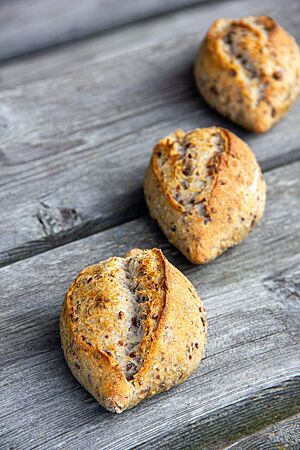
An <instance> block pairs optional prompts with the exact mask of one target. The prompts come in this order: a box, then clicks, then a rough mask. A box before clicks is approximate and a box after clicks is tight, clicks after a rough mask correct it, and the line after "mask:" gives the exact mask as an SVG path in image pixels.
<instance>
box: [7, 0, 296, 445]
mask: <svg viewBox="0 0 300 450" xmlns="http://www.w3.org/2000/svg"><path fill="white" fill-rule="evenodd" d="M68 3H69V2H68V1H67V0H64V1H63V2H58V1H54V2H52V1H51V2H50V0H43V1H41V2H37V1H36V0H30V1H29V0H26V1H20V0H13V1H7V0H2V2H1V3H0V25H1V26H0V42H1V43H3V44H4V43H5V45H1V46H0V49H1V50H0V59H1V58H2V59H7V58H11V57H14V56H16V55H18V54H21V53H28V52H29V53H30V52H33V51H35V50H37V49H41V48H43V47H48V46H52V47H53V46H55V45H56V44H57V43H60V42H63V41H66V40H73V39H77V42H75V43H74V44H68V45H66V46H60V47H57V48H56V47H53V48H52V49H47V50H45V51H43V52H38V53H36V54H31V55H28V56H24V57H22V58H17V59H14V60H12V61H9V62H5V63H2V64H0V180H1V190H0V204H1V211H2V214H0V234H1V241H0V266H3V267H2V268H1V269H0V286H1V293H2V295H1V315H0V330H1V334H0V357H1V373H0V386H1V396H0V406H1V408H0V411H1V412H0V416H1V419H0V448H1V449H2V448H4V449H12V448H13V449H15V448H16V449H24V450H28V449H31V448H43V449H50V448H51V449H54V448H63V449H72V450H73V449H84V450H85V449H87V448H91V449H97V450H98V449H100V448H101V449H102V448H103V449H122V450H123V449H124V448H126V449H127V448H128V449H129V448H138V449H143V448H145V449H152V448H153V449H158V448H165V449H176V450H177V449H188V448H190V449H195V448H200V449H221V448H225V447H226V448H230V449H231V448H232V449H251V450H252V449H259V450H260V449H269V450H271V449H272V450H273V449H274V450H279V449H282V448H285V449H293V450H294V449H298V448H299V442H300V431H299V426H300V425H299V412H300V362H299V360H300V352H299V346H300V337H299V336H300V333H299V316H300V314H299V313H300V303H299V299H300V271H299V268H300V208H299V196H300V180H299V174H300V161H299V159H300V144H299V138H300V129H299V119H300V103H299V101H298V102H297V103H296V105H295V106H294V108H293V109H292V111H291V112H290V113H289V115H288V116H287V117H286V118H285V119H284V120H283V121H282V122H281V123H280V124H278V125H277V126H276V127H275V128H274V129H272V130H271V131H270V132H269V133H267V134H265V135H261V136H257V135H254V134H252V133H249V132H245V131H242V130H241V129H240V128H238V127H234V126H233V125H232V124H230V123H229V122H227V121H225V120H224V119H222V118H221V117H220V116H218V115H217V114H215V113H213V112H212V111H211V110H210V109H209V108H208V107H206V106H205V104H204V102H203V101H202V100H201V98H200V97H199V96H198V94H197V92H196V90H195V87H194V83H193V78H192V65H193V60H194V57H195V52H196V49H197V46H198V44H199V42H200V40H201V38H202V37H203V35H204V33H205V31H206V29H207V27H208V25H209V23H210V22H212V21H213V20H214V19H216V18H217V17H220V16H227V17H230V16H241V15H245V14H249V13H251V14H261V13H266V14H269V15H272V16H273V17H275V18H276V19H278V20H279V22H280V23H281V24H282V25H283V26H284V27H285V28H286V29H287V30H288V31H290V32H291V33H292V34H293V35H294V36H295V37H296V38H297V40H298V42H299V41H300V31H299V20H300V3H299V1H297V0H291V1H290V2H289V3H288V7H287V3H286V2H285V1H283V0H265V1H264V2H261V1H260V0H243V1H240V0H237V1H207V2H205V1H204V2H201V0H200V1H199V2H193V1H189V0H175V1H174V2H171V0H166V1H165V2H158V1H156V0H151V1H149V2H139V1H138V0H129V1H128V8H127V9H126V11H125V13H124V14H123V15H122V14H121V10H119V11H117V12H116V14H112V11H113V8H114V9H116V5H117V0H111V1H110V2H107V1H105V0H95V1H90V0H87V2H79V1H77V0H76V1H73V2H72V5H73V8H74V9H73V13H72V14H67V13H64V14H62V15H61V17H60V18H59V20H55V19H56V18H57V16H55V12H56V11H57V10H58V8H62V7H63V6H62V5H64V8H65V5H67V4H68ZM84 3H86V5H87V6H86V9H85V15H83V14H82V11H83V9H82V8H83V4H84ZM107 3H110V5H109V6H108V9H107V10H106V11H107V13H106V14H105V15H104V16H103V15H102V16H101V17H96V16H97V15H96V14H95V11H96V10H97V8H100V7H101V8H102V6H103V5H105V7H106V5H107ZM146 3H147V5H146ZM188 4H193V6H192V7H189V8H183V7H184V6H186V5H188ZM14 5H15V6H14ZM16 6H17V8H16ZM171 9H178V10H177V11H176V12H171V13H169V14H165V15H162V16H158V17H155V18H151V19H150V17H151V16H154V15H158V14H160V13H166V12H167V11H169V10H171ZM4 11H5V14H3V12H4ZM65 12H66V9H65ZM81 16H82V17H81ZM83 16H84V17H83ZM93 16H95V17H93ZM37 17H39V18H40V20H39V21H37V20H36V18H37ZM141 17H142V18H146V17H148V19H147V20H144V21H142V22H136V23H134V24H131V25H128V26H122V27H121V28H118V29H115V30H113V31H110V32H106V33H100V34H99V35H97V36H96V35H95V36H94V37H92V38H90V39H85V40H82V41H80V40H78V39H79V38H80V37H81V36H83V35H90V34H92V33H94V32H95V31H97V32H98V31H99V32H102V31H103V30H105V29H106V28H109V27H112V26H114V27H115V26H119V25H121V24H125V23H126V22H127V23H128V22H135V21H137V20H138V19H139V18H141ZM32 21H35V22H36V23H35V25H34V26H33V25H32ZM56 22H57V23H56ZM17 25H18V33H16V26H17ZM93 27H94V28H93ZM20 33H23V34H22V39H21V40H20V35H21V34H20ZM211 124H219V125H224V126H226V127H228V128H230V129H231V130H233V131H235V132H236V133H237V134H238V135H239V136H241V137H242V138H244V139H245V140H246V141H247V142H248V143H249V144H250V145H251V146H252V148H253V150H254V152H255V153H256V155H257V158H258V160H259V161H260V163H261V165H262V167H263V169H264V170H265V172H266V179H267V183H268V201H267V211H266V215H265V218H264V220H263V222H262V223H261V224H260V225H259V226H258V228H257V229H255V230H254V231H253V233H252V234H251V235H250V236H249V238H248V239H247V240H246V241H245V242H244V243H242V244H241V245H239V246H238V247H235V248H234V249H231V250H229V251H227V252H226V253H225V254H224V255H222V256H221V257H220V258H218V259H217V260H216V261H215V262H213V263H212V264H209V265H207V266H203V267H196V266H193V265H191V264H190V263H188V261H187V260H186V259H184V258H183V257H182V256H180V254H179V253H178V252H177V251H176V249H174V248H173V247H172V246H170V245H169V244H168V243H167V241H166V239H165V237H164V236H163V235H162V233H161V232H160V231H159V229H158V228H157V226H156V225H155V224H154V223H153V222H152V221H151V219H150V218H149V217H148V215H147V212H146V208H145V204H144V200H143V195H142V188H141V186H142V179H143V175H144V170H145V167H146V164H147V163H148V159H149V156H150V153H151V148H152V146H153V144H154V143H155V141H156V140H157V139H159V138H160V137H161V136H163V135H164V134H166V133H168V132H170V131H172V130H174V129H175V128H176V127H182V128H184V129H191V128H193V127H196V126H207V125H211ZM133 246H140V247H143V248H146V247H149V248H150V247H153V246H158V247H160V248H162V250H163V251H164V252H165V254H166V256H167V257H168V258H169V259H170V260H171V261H172V262H173V263H174V264H175V265H176V266H177V267H179V268H180V269H181V270H183V272H184V273H185V274H186V275H187V276H188V277H189V278H190V280H191V281H192V282H193V284H194V285H195V287H196V289H197V290H198V292H199V294H200V296H201V297H202V299H203V301H204V304H205V306H206V309H207V315H208V321H209V343H208V347H207V352H206V358H205V359H204V360H203V362H202V364H201V366H200V368H199V370H198V371H197V372H196V374H195V375H194V376H193V377H192V378H191V379H190V380H188V381H187V382H186V383H184V384H183V385H181V386H179V387H177V388H175V389H173V390H171V391H170V392H168V393H165V394H163V395H160V396H159V397H156V398H155V397H154V398H153V399H151V400H148V401H146V402H144V403H142V404H141V405H139V406H138V407H137V408H135V409H133V410H131V411H128V412H126V413H124V414H122V415H120V416H116V415H112V414H110V413H107V412H106V411H104V410H103V409H102V408H101V407H100V406H99V405H98V404H97V403H96V402H95V401H94V399H93V398H92V397H91V396H90V395H89V394H88V393H87V392H86V391H85V390H84V389H82V388H81V387H80V385H79V384H78V383H77V382H76V380H75V379H74V378H73V377H72V375H71V374H70V372H69V370H68V368H67V366H66V363H65V361H64V358H63V355H62V351H61V349H60V340H59V330H58V315H59V310H60V306H61V303H62V300H63V296H64V292H65V290H66V288H67V286H68V284H69V283H70V282H71V280H72V279H73V277H74V276H75V275H76V273H78V271H79V270H80V269H81V268H82V267H83V266H85V265H87V264H92V263H94V262H96V261H98V260H100V259H104V258H107V257H109V256H112V255H115V254H116V255H122V254H124V253H125V252H126V251H127V250H128V249H129V248H131V247H133ZM56 247H57V248H56ZM17 261H19V262H17ZM290 416H293V417H290Z"/></svg>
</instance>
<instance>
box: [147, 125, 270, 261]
mask: <svg viewBox="0 0 300 450" xmlns="http://www.w3.org/2000/svg"><path fill="white" fill-rule="evenodd" d="M144 193H145V198H146V202H147V205H148V208H149V211H150V214H151V216H152V217H153V218H154V219H155V220H156V221H157V222H158V224H159V226H160V227H161V229H162V230H163V232H164V233H165V235H166V236H167V238H168V240H169V241H170V242H171V243H172V244H174V245H175V246H176V247H177V248H178V249H179V250H180V251H181V252H182V253H183V254H184V255H185V256H186V257H187V258H188V259H189V260H190V261H191V262H193V263H195V264H203V263H207V262H209V261H211V260H213V259H214V258H216V257H217V256H218V255H220V254H221V253H223V252H224V250H226V249H227V248H228V247H231V246H233V245H235V244H238V243H239V242H240V241H241V240H242V239H244V238H245V237H246V236H247V235H248V233H249V232H250V230H251V229H252V228H253V227H254V225H255V224H256V223H257V222H258V221H259V220H260V218H261V217H262V215H263V212H264V206H265V195H266V185H265V182H264V179H263V176H262V173H261V170H260V167H259V165H258V163H257V161H256V158H255V156H254V154H253V153H252V151H251V150H250V148H249V147H248V145H247V144H246V143H245V142H243V141H242V140H241V139H239V138H238V137H237V136H235V135H234V134H233V133H231V132H230V131H228V130H225V129H223V128H217V127H211V128H201V129H196V130H194V131H190V132H188V133H185V132H184V131H182V130H177V131H176V132H175V133H174V134H171V135H169V136H167V137H165V138H164V139H162V140H161V141H160V142H159V143H158V144H157V145H156V146H155V147H154V150H153V154H152V158H151V161H150V165H149V167H148V169H147V172H146V175H145V181H144Z"/></svg>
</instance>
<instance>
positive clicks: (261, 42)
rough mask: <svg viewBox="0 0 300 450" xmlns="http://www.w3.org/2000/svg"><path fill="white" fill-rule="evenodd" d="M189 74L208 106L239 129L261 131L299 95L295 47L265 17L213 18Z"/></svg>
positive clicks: (299, 67)
mask: <svg viewBox="0 0 300 450" xmlns="http://www.w3.org/2000/svg"><path fill="white" fill-rule="evenodd" d="M195 78H196V83H197V86H198V89H199V91H200V93H201V94H202V96H203V97H204V98H205V100H206V101H207V102H208V103H209V104H210V106H212V107H213V108H215V109H216V110H217V111H219V112H220V113H221V114H223V115H224V116H226V117H228V118H229V119H231V120H232V121H233V122H236V123H237V124H239V125H241V126H243V127H245V128H248V129H250V130H253V131H256V132H264V131H267V130H268V129H269V128H270V127H271V126H273V125H274V124H275V123H276V122H277V121H278V120H280V119H281V117H282V116H283V115H284V114H285V113H286V112H287V110H288V109H289V108H290V106H291V105H292V104H293V102H294V101H295V99H296V98H297V96H298V94H299V91H300V52H299V47H298V45H297V43H296V41H295V40H294V39H293V38H292V37H291V36H290V35H289V34H288V33H287V32H286V31H285V30H283V29H282V28H281V27H280V26H279V25H278V24H277V23H276V22H275V21H274V20H273V19H271V18H270V17H267V16H257V17H252V16H250V17H245V18H242V19H232V20H231V19H219V20H216V21H215V22H214V23H213V24H212V26H211V27H210V29H209V31H208V33H207V36H206V38H205V40H204V41H203V43H202V45H201V47H200V50H199V53H198V56H197V60H196V65H195Z"/></svg>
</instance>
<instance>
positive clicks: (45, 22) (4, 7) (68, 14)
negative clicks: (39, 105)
mask: <svg viewBox="0 0 300 450" xmlns="http://www.w3.org/2000/svg"><path fill="white" fill-rule="evenodd" d="M199 1H201V0H198V3H199ZM202 1H203V0H202ZM195 3H196V2H195V0H163V1H161V0H147V1H139V0H126V2H124V1H122V0H109V1H107V0H84V1H81V0H13V1H11V0H2V1H1V3H0V42H1V46H0V60H1V59H2V60H3V59H7V58H12V57H16V56H20V55H22V54H24V53H28V52H32V51H36V50H39V49H42V48H46V47H49V46H54V45H57V44H61V43H64V42H68V41H72V40H74V39H79V38H82V37H85V36H89V35H90V34H93V33H97V32H100V31H105V30H108V29H110V28H112V27H116V26H120V25H124V24H127V23H131V22H134V21H137V20H141V19H144V18H147V17H152V16H153V15H157V14H163V13H166V12H168V11H170V10H171V11H172V10H174V9H178V8H182V7H185V6H189V5H191V4H195Z"/></svg>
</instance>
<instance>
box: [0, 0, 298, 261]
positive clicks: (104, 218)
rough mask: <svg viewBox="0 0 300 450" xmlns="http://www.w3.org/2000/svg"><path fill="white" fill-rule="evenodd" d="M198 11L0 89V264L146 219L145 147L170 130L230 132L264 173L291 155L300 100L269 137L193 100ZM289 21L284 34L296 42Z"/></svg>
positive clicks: (295, 148)
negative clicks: (158, 31)
mask: <svg viewBox="0 0 300 450" xmlns="http://www.w3.org/2000/svg"><path fill="white" fill-rule="evenodd" d="M254 3H255V4H254ZM226 4H227V3H226ZM230 4H231V8H232V7H233V5H234V4H235V2H234V3H230ZM241 4H244V2H241ZM271 4H272V5H273V6H274V8H275V6H276V8H277V9H276V11H277V14H279V13H280V12H283V8H285V9H286V7H285V5H284V4H283V2H274V1H270V0H269V2H268V5H269V7H270V6H271ZM217 5H218V4H217ZM278 5H279V6H278ZM291 5H292V6H293V7H294V8H295V10H296V9H297V8H296V6H295V5H296V4H295V3H294V2H291ZM297 5H298V6H299V3H297ZM211 7H212V9H213V7H214V4H213V5H212V6H211ZM255 8H257V9H258V2H253V8H252V11H253V13H255V12H256V11H255ZM260 8H261V6H260ZM298 9H299V8H298ZM201 11H202V9H201V7H200V8H199V9H197V8H196V9H193V10H192V11H190V13H189V14H188V15H185V16H184V17H185V21H186V35H185V36H184V38H183V35H180V36H179V37H177V36H176V35H173V36H172V35H171V36H170V37H169V39H168V40H161V42H160V43H159V44H153V45H152V44H151V45H149V46H147V47H145V48H142V49H135V50H132V51H129V52H128V53H124V54H121V55H119V56H115V57H113V58H109V59H105V60H103V61H99V62H92V63H91V64H85V65H84V66H83V67H79V68H76V69H72V70H70V71H68V72H66V73H64V74H62V75H61V76H59V77H56V78H49V79H47V80H40V81H36V82H33V83H28V84H25V85H22V86H17V87H15V88H14V89H9V90H6V91H3V92H2V93H0V129H1V147H0V161H1V166H0V179H1V192H0V202H1V205H2V210H3V211H7V212H9V213H7V214H2V215H1V217H0V234H1V236H2V239H1V244H0V265H5V264H9V263H11V262H13V261H16V260H19V259H22V258H25V257H28V256H31V255H33V254H36V253H40V252H43V251H45V250H48V249H50V248H53V247H56V246H59V245H61V244H64V243H66V242H69V241H71V240H74V239H78V238H80V237H83V236H87V235H89V234H92V233H94V232H97V231H100V230H103V229H106V228H109V227H111V226H115V225H117V224H119V223H123V222H125V221H127V220H131V219H134V218H136V217H139V216H141V215H142V214H144V213H145V206H144V200H143V195H142V180H143V176H144V171H145V168H146V165H147V163H148V160H149V157H150V154H151V149H152V147H153V145H154V143H155V142H156V141H157V140H158V139H159V138H161V137H162V136H164V135H166V134H168V133H169V132H171V131H173V130H174V129H176V128H178V127H181V128H183V129H187V130H188V129H192V128H194V127H199V126H209V125H213V124H216V125H222V126H225V127H229V128H230V129H231V130H233V131H234V132H236V133H237V134H238V135H239V136H241V137H242V138H244V139H245V140H246V141H247V142H248V143H249V144H250V145H251V146H252V147H253V150H254V152H255V153H256V155H257V158H258V160H259V161H260V163H261V164H262V167H263V168H264V169H265V170H268V169H270V168H273V167H276V166H278V165H280V164H284V163H288V162H291V161H294V160H296V159H298V158H299V155H300V147H299V140H300V129H299V126H298V124H299V119H300V103H299V102H298V103H296V105H295V106H294V108H293V109H292V111H291V112H290V114H289V115H288V116H287V117H286V118H285V119H284V120H283V121H282V122H281V123H280V124H278V125H277V126H276V127H275V128H274V129H272V130H271V131H270V132H269V133H267V134H265V135H262V136H256V135H253V134H251V133H249V132H245V131H242V130H241V129H239V128H237V127H234V126H233V125H232V124H230V123H229V122H227V121H225V120H224V119H222V118H221V117H220V116H219V115H217V114H216V113H214V112H212V111H211V110H210V109H209V108H208V107H207V106H206V105H205V104H204V102H203V101H202V99H201V98H200V97H199V96H198V94H197V92H196V89H195V86H194V81H193V76H192V65H193V61H194V57H195V52H196V48H197V45H198V41H199V40H200V39H201V36H200V35H199V34H198V33H195V32H192V33H190V28H189V20H191V23H193V24H195V23H196V22H195V20H196V19H195V18H198V25H197V26H198V28H201V27H202V28H201V29H202V30H203V31H204V29H206V28H207V25H208V23H207V17H206V16H205V15H204V16H202V13H201ZM231 12H232V11H231ZM184 14H186V13H184ZM283 17H284V16H283ZM291 17H292V20H291V21H289V27H288V28H289V29H290V31H291V32H292V33H293V34H295V36H296V37H297V38H299V39H300V30H299V27H298V25H297V26H295V23H294V22H293V20H294V16H293V15H292V16H291ZM297 17H300V15H298V16H297ZM176 20H177V21H178V20H179V18H178V16H176ZM201 23H202V25H200V24H201ZM283 24H284V23H283ZM167 25H168V26H170V23H169V22H168V21H167V19H166V22H165V26H167ZM284 25H285V24H284ZM119 39H120V40H122V33H121V32H120V34H119Z"/></svg>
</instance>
